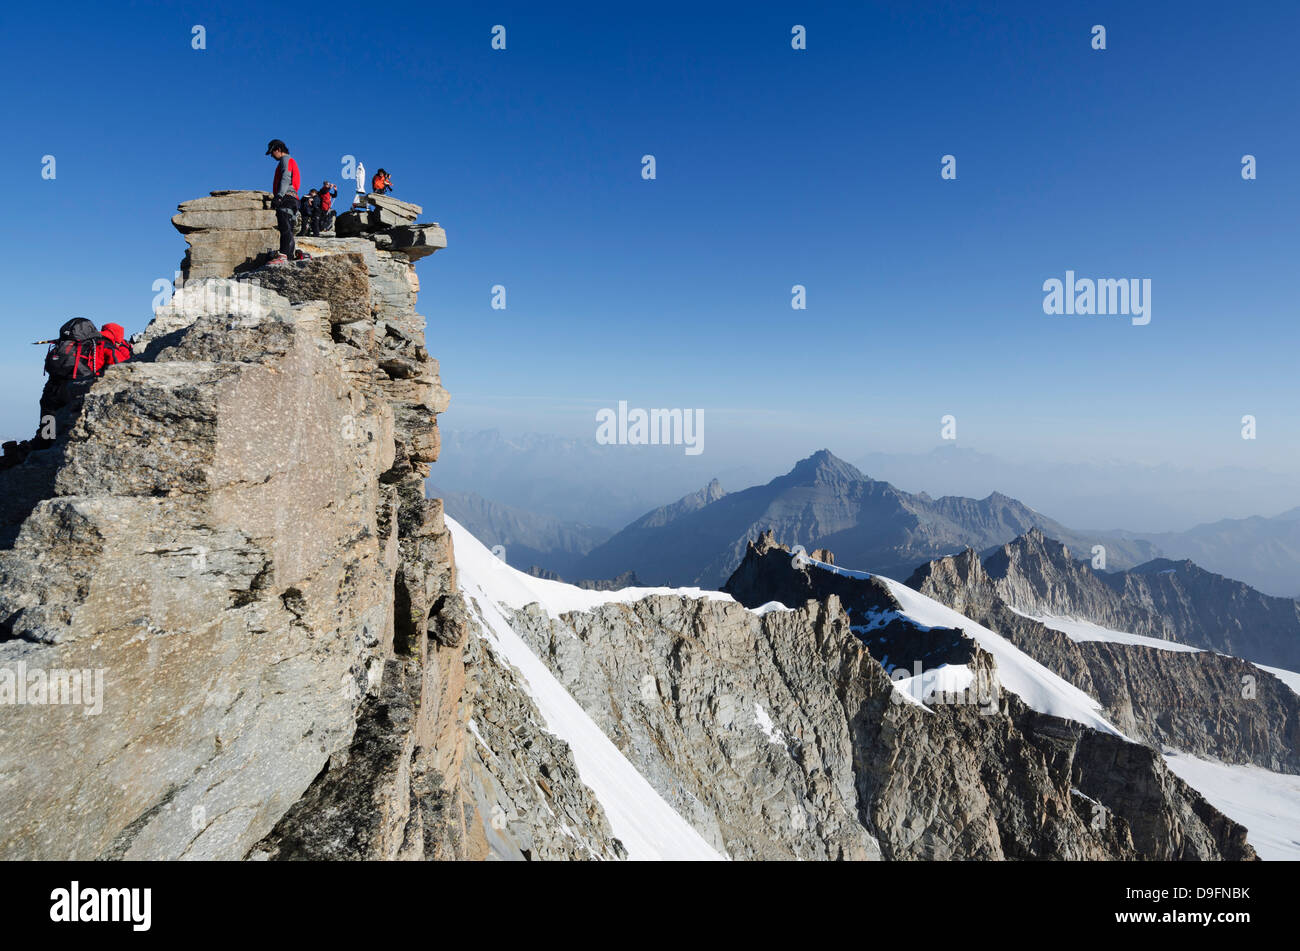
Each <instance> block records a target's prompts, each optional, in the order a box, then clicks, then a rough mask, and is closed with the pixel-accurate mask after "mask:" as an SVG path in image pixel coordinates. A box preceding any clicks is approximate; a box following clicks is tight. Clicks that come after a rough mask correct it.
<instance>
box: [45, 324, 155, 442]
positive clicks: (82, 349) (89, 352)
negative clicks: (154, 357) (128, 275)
mask: <svg viewBox="0 0 1300 951" xmlns="http://www.w3.org/2000/svg"><path fill="white" fill-rule="evenodd" d="M37 342H38V343H48V344H49V345H50V347H49V350H47V351H46V353H45V373H46V376H48V377H49V379H47V380H46V381H45V388H44V389H43V390H42V391H41V420H42V422H44V420H45V418H46V417H48V416H53V415H54V413H55V412H57V411H58V410H60V409H62V408H63V407H64V406H66V405H67V404H68V401H69V400H70V399H71V396H72V392H73V389H74V387H76V386H78V385H81V384H85V385H89V384H90V382H91V381H92V380H94V379H95V378H96V377H98V376H102V375H103V373H104V371H105V370H107V369H108V368H109V367H111V366H113V365H115V364H118V363H125V362H126V361H127V360H130V359H131V357H132V356H134V355H135V354H134V352H133V351H132V349H131V344H130V343H129V342H128V341H127V339H126V331H125V330H123V329H122V325H121V324H104V326H103V328H102V329H97V328H96V327H95V325H94V323H92V322H91V321H89V320H87V319H86V318H85V317H73V318H72V319H71V320H69V321H68V322H67V323H65V324H64V325H63V326H62V327H60V328H59V336H58V337H57V338H56V339H54V340H41V341H37Z"/></svg>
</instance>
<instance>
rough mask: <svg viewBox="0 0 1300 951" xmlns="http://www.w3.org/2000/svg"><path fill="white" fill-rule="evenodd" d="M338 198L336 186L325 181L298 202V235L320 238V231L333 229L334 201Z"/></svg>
mask: <svg viewBox="0 0 1300 951" xmlns="http://www.w3.org/2000/svg"><path fill="white" fill-rule="evenodd" d="M338 197H339V189H338V186H337V185H335V184H334V183H333V182H331V181H328V180H326V181H325V183H324V184H322V185H321V187H320V188H313V189H312V190H311V191H309V192H308V193H307V194H305V195H303V196H302V200H301V201H299V202H298V211H299V214H300V215H301V217H302V224H301V225H300V229H299V231H298V234H300V235H303V236H306V235H311V236H312V237H320V233H321V232H322V231H329V230H330V229H331V228H333V227H334V199H335V198H338Z"/></svg>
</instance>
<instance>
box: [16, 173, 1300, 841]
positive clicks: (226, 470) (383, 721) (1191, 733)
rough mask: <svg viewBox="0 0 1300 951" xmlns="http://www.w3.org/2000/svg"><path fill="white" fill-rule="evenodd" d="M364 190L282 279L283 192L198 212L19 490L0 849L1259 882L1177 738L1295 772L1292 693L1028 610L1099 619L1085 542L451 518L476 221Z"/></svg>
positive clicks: (819, 475)
mask: <svg viewBox="0 0 1300 951" xmlns="http://www.w3.org/2000/svg"><path fill="white" fill-rule="evenodd" d="M367 199H368V203H369V205H371V206H373V207H367V208H365V209H358V210H355V211H350V212H346V213H344V214H342V215H340V216H339V218H338V228H337V230H336V233H335V234H334V235H327V236H324V237H320V238H303V239H302V240H301V242H300V246H301V247H302V248H303V249H304V250H306V251H307V252H308V253H309V254H310V255H311V256H310V257H309V258H307V259H305V260H303V261H298V262H291V263H287V264H286V263H280V264H274V265H264V264H263V262H264V261H265V260H266V259H267V257H268V255H269V249H270V248H272V247H274V246H275V233H274V230H273V223H272V221H271V219H272V217H273V216H272V215H271V213H270V211H269V209H268V207H267V204H268V199H267V196H266V194H265V193H262V192H248V191H217V192H212V193H211V194H210V195H209V196H207V197H205V198H198V199H195V200H193V201H188V202H184V203H182V204H181V205H180V210H179V213H178V214H177V215H176V217H175V218H174V219H173V224H174V225H175V226H176V228H177V229H179V230H180V231H181V233H182V234H183V235H184V236H185V239H186V241H187V242H188V245H189V252H188V254H187V256H186V259H185V263H184V265H183V271H184V273H185V275H186V279H185V280H183V281H182V282H180V284H179V286H178V287H177V289H176V292H175V294H174V296H173V297H172V299H171V301H170V302H169V303H168V304H166V305H165V306H163V307H161V308H159V309H158V310H157V312H156V313H155V314H154V316H153V319H152V321H151V322H150V323H149V325H148V327H147V329H146V330H145V331H144V333H143V334H142V335H141V337H140V338H139V339H138V340H137V341H136V358H135V359H132V360H131V361H129V362H126V363H122V364H119V365H115V366H112V367H110V368H109V369H108V370H107V371H106V372H105V373H104V375H103V376H102V377H101V378H99V379H97V380H95V382H94V383H93V385H91V386H90V387H89V388H88V390H86V391H85V392H84V393H78V394H76V395H75V398H74V399H73V400H72V402H71V403H70V404H69V405H68V406H67V407H66V408H64V409H63V410H61V411H60V412H59V414H58V415H57V417H56V420H55V421H56V424H57V425H56V437H55V438H54V439H53V442H52V444H51V445H48V446H43V447H40V448H37V449H35V450H34V451H31V452H29V453H26V454H25V455H24V456H23V458H22V460H21V461H20V462H17V463H16V464H14V465H12V466H11V467H9V468H7V469H5V470H4V471H0V717H3V719H2V720H0V726H2V729H0V857H3V858H6V859H69V858H78V859H177V858H199V859H264V860H288V859H487V858H494V859H505V860H528V859H601V860H621V859H625V858H633V859H637V858H652V859H653V858H667V859H699V860H705V859H709V860H712V859H817V860H823V859H824V860H876V859H1042V858H1062V859H1126V860H1127V859H1203V860H1224V859H1226V860H1247V859H1253V858H1255V857H1256V852H1255V849H1254V847H1253V846H1252V844H1251V842H1250V841H1249V839H1248V829H1247V828H1246V827H1245V826H1243V825H1242V824H1241V823H1239V822H1237V821H1234V819H1232V818H1229V817H1228V816H1227V815H1225V813H1224V812H1221V811H1220V810H1219V809H1218V808H1217V807H1216V806H1215V805H1213V804H1212V803H1211V802H1210V801H1209V799H1207V798H1206V796H1203V795H1202V794H1201V793H1200V792H1199V791H1198V790H1197V789H1196V788H1194V787H1193V786H1192V785H1189V783H1188V782H1185V781H1184V780H1183V779H1180V778H1179V776H1178V775H1176V774H1175V772H1174V771H1172V770H1171V768H1170V767H1169V766H1168V765H1167V764H1166V760H1165V758H1164V757H1162V753H1161V749H1160V746H1161V745H1162V744H1164V745H1169V746H1172V747H1175V748H1177V749H1179V750H1183V751H1186V752H1188V753H1193V754H1204V755H1212V756H1218V757H1220V758H1221V759H1223V760H1224V761H1226V762H1230V763H1239V764H1251V765H1252V766H1264V767H1266V768H1267V769H1272V770H1282V771H1284V772H1286V771H1289V772H1296V771H1297V767H1296V761H1295V757H1294V749H1295V745H1296V744H1295V723H1296V713H1297V710H1296V703H1295V698H1294V696H1293V695H1292V694H1289V693H1286V692H1285V690H1286V688H1285V687H1284V685H1282V684H1281V683H1279V682H1274V681H1272V680H1268V681H1266V682H1265V688H1264V689H1265V692H1264V694H1263V696H1264V697H1265V702H1264V703H1262V704H1261V703H1255V704H1254V705H1253V706H1249V707H1248V706H1246V705H1244V704H1242V703H1238V704H1236V705H1226V701H1223V696H1224V691H1225V690H1226V689H1227V687H1228V685H1231V684H1233V683H1235V682H1236V678H1238V677H1239V676H1240V675H1241V673H1242V671H1243V669H1244V667H1243V666H1242V665H1246V662H1245V661H1237V660H1236V659H1234V658H1222V659H1219V655H1215V654H1212V653H1210V652H1200V653H1195V654H1193V653H1187V654H1171V655H1170V657H1169V658H1163V657H1162V658H1159V659H1158V662H1156V663H1152V664H1149V665H1148V667H1149V669H1150V670H1154V673H1153V674H1150V675H1149V676H1148V677H1147V679H1146V680H1145V681H1143V682H1141V683H1138V682H1137V681H1139V680H1141V678H1142V677H1143V676H1146V675H1145V674H1144V673H1143V669H1142V666H1141V665H1142V664H1143V663H1144V660H1143V658H1142V657H1140V656H1138V655H1136V654H1130V653H1129V652H1128V651H1126V650H1121V649H1119V648H1111V647H1108V648H1106V649H1096V650H1093V649H1091V648H1087V647H1086V645H1078V644H1076V643H1075V642H1074V641H1071V640H1069V639H1068V638H1064V639H1063V638H1062V637H1059V636H1056V637H1054V636H1053V635H1052V634H1051V632H1050V631H1048V629H1047V628H1045V627H1043V625H1042V624H1039V623H1038V622H1035V621H1033V620H1031V619H1027V618H1025V617H1024V616H1023V614H1021V613H1017V612H1016V611H1015V610H1013V609H1016V608H1023V607H1024V606H1025V604H1027V602H1026V601H1025V600H1024V597H1027V595H1025V594H1024V593H1025V591H1027V590H1028V588H1026V585H1028V584H1029V583H1030V581H1033V580H1034V579H1039V580H1042V579H1044V578H1047V577H1048V574H1047V573H1048V572H1056V573H1057V574H1056V575H1052V576H1051V577H1052V578H1054V579H1055V580H1053V581H1052V583H1051V585H1050V587H1051V589H1052V590H1053V591H1056V592H1058V593H1060V598H1064V597H1065V594H1064V592H1072V593H1070V594H1069V597H1070V598H1071V599H1072V600H1071V603H1072V604H1076V605H1078V604H1088V605H1092V604H1093V601H1088V600H1086V599H1087V598H1094V600H1096V604H1099V605H1100V604H1103V603H1106V604H1109V603H1110V602H1108V601H1105V598H1104V595H1105V591H1111V590H1112V589H1109V588H1105V589H1104V590H1103V589H1100V588H1099V589H1096V590H1094V589H1093V588H1091V587H1089V588H1086V590H1085V588H1084V587H1080V585H1084V584H1085V583H1086V581H1087V579H1083V580H1079V578H1076V577H1075V575H1074V574H1073V573H1074V572H1075V571H1076V568H1077V566H1076V565H1075V564H1074V563H1073V562H1072V561H1070V559H1069V558H1068V556H1061V557H1064V558H1065V561H1064V562H1062V563H1060V564H1057V561H1056V560H1053V559H1051V558H1047V559H1046V560H1044V557H1043V556H1042V555H1041V553H1035V554H1034V555H1033V558H1032V559H1031V560H1033V562H1034V564H1035V565H1037V567H1036V568H1034V569H1032V570H1031V569H1030V568H1027V567H1026V568H1024V569H1023V570H1018V571H1017V572H1016V573H1014V577H1015V578H1016V579H1021V580H1023V581H1024V584H1021V583H1020V582H1019V581H1017V582H1016V583H1012V581H1013V573H1011V572H1004V573H1003V574H1002V576H1001V578H1002V581H1003V582H1004V583H1001V584H999V582H998V580H997V579H996V578H994V577H993V576H992V573H991V572H990V570H989V568H988V566H986V565H984V564H982V563H980V561H979V560H978V559H977V558H974V556H973V553H968V554H967V555H965V556H961V557H954V558H949V559H944V560H941V561H939V562H936V563H933V564H932V565H931V566H929V570H928V571H925V572H923V573H920V574H918V576H916V577H915V578H914V579H913V584H914V586H915V589H913V588H908V587H906V586H904V585H901V584H898V583H896V582H892V581H888V580H887V579H881V578H877V577H874V576H869V575H865V574H862V573H858V572H853V571H850V570H847V569H843V568H837V567H835V565H834V560H835V559H834V558H833V556H832V554H831V553H830V551H827V550H816V551H814V552H813V553H812V556H811V557H809V556H807V555H805V554H804V553H803V552H802V551H791V550H790V549H787V548H784V547H783V546H780V545H778V544H776V542H775V541H774V540H773V537H772V536H771V535H770V534H767V535H758V534H755V536H754V537H753V538H751V539H749V541H748V542H747V543H746V545H745V548H744V552H743V557H742V558H741V559H740V561H739V563H738V567H736V569H735V571H734V573H733V574H732V575H731V578H730V580H729V582H728V585H727V590H726V592H725V593H724V592H717V591H713V592H707V591H701V590H699V589H668V588H658V589H653V588H635V587H625V586H622V585H609V584H604V585H589V586H586V587H579V586H573V585H567V584H563V583H561V582H558V581H555V580H549V579H547V578H539V577H535V576H534V575H532V574H528V573H524V572H520V571H517V570H515V569H514V568H511V567H510V566H509V565H507V564H506V563H505V561H504V560H503V559H501V558H499V557H497V556H496V555H495V554H494V553H493V552H492V551H490V550H489V549H488V548H487V546H486V545H485V544H484V543H483V542H482V541H481V540H480V539H478V538H476V537H475V536H474V535H473V534H472V533H471V532H470V531H468V530H467V529H466V528H465V527H463V526H461V525H460V524H458V523H457V522H455V521H454V520H452V519H450V518H447V517H446V516H445V515H444V512H443V508H442V503H441V502H440V501H439V500H438V499H430V498H426V490H425V487H426V479H427V478H428V476H429V475H430V466H431V464H432V463H434V462H435V461H436V460H437V459H438V456H439V452H440V444H439V434H438V426H437V417H438V415H439V414H440V413H442V412H443V411H444V410H445V409H446V408H447V405H448V399H449V397H448V394H447V392H446V391H445V390H444V389H443V387H442V385H441V381H440V376H439V366H438V363H437V361H436V360H435V359H434V357H433V356H432V355H431V353H430V346H431V342H432V343H434V344H436V339H437V324H436V323H435V324H434V327H433V333H432V334H430V333H429V332H428V328H427V327H426V321H425V318H424V317H423V316H421V315H420V314H419V313H417V311H416V301H417V296H418V292H419V287H420V284H419V280H418V279H417V276H416V271H415V262H416V261H417V260H420V259H421V258H424V257H425V256H427V255H428V254H430V253H432V252H433V251H434V250H436V249H439V248H442V247H445V245H446V237H445V234H444V232H443V231H442V229H441V228H440V227H438V226H437V225H436V224H421V223H418V218H419V216H420V215H421V214H422V210H421V209H420V207H419V206H417V205H412V204H409V203H406V202H400V201H396V200H393V199H391V198H388V197H386V196H379V195H371V196H367ZM810 478H811V479H812V481H811V483H808V480H807V479H804V478H803V476H802V475H797V477H792V480H791V485H792V486H794V487H795V488H797V489H800V491H802V490H803V489H804V488H806V485H805V483H808V484H811V485H813V487H814V488H817V487H818V486H824V485H829V484H831V483H834V484H835V485H848V486H851V487H855V488H853V491H855V492H856V491H858V488H860V487H861V486H862V485H863V481H862V479H861V478H860V474H857V473H856V472H855V471H852V470H850V469H846V468H843V467H837V466H835V465H833V460H825V459H823V460H821V462H820V463H819V465H818V466H817V467H816V472H814V473H811V475H810ZM881 491H884V490H881ZM796 494H798V493H796ZM804 494H805V495H807V494H809V493H807V492H804ZM817 497H818V498H820V497H821V496H817ZM732 498H734V496H731V495H728V494H727V493H725V492H724V491H723V490H722V488H721V486H720V485H718V484H717V483H716V482H715V483H713V484H711V485H710V486H709V487H707V488H706V489H705V490H704V491H702V492H701V493H699V494H698V495H697V496H693V497H688V498H687V499H685V500H683V501H682V502H681V503H679V504H678V505H677V506H675V507H669V508H668V509H665V510H663V511H662V512H660V513H659V514H658V515H654V516H653V517H651V518H648V519H647V520H646V521H645V524H644V525H642V526H640V528H642V529H644V530H645V531H652V530H657V529H661V528H664V527H669V526H675V525H679V524H681V523H682V522H684V521H687V520H690V519H693V518H697V517H699V515H700V513H707V512H710V511H711V510H714V511H717V507H718V506H723V507H725V506H727V505H728V504H729V503H728V500H729V499H732ZM730 524H731V523H730V521H728V523H727V527H728V528H729V527H730ZM540 530H541V529H539V531H540ZM548 530H549V529H548ZM1001 530H1002V529H1001V527H999V531H1001ZM728 537H729V536H728ZM1031 541H1032V542H1033V543H1034V544H1039V545H1040V547H1041V539H1040V537H1039V536H1034V537H1033V538H1032V539H1031ZM1008 553H1013V552H1012V549H1010V548H1008ZM1000 563H1001V562H998V564H1000ZM1025 563H1026V562H1025V560H1024V559H1021V561H1020V562H1018V564H1025ZM1058 575H1059V577H1057V576H1058ZM1067 576H1068V577H1067ZM1080 577H1082V576H1080ZM623 580H624V581H625V582H626V583H627V584H632V583H634V581H635V579H634V578H633V577H631V576H628V577H626V578H625V579H623ZM1103 588H1104V586H1103ZM1076 589H1078V590H1077V592H1076ZM1147 590H1150V589H1147ZM1089 592H1091V594H1089ZM1022 595H1024V597H1022ZM1053 603H1056V604H1063V603H1064V601H1062V600H1059V599H1058V601H1057V602H1053ZM954 608H956V610H954ZM959 610H960V611H965V612H967V613H966V614H960V613H958V611H959ZM1099 610H1100V609H1099ZM1143 617H1145V615H1143ZM1013 618H1014V619H1018V620H1012V619H1013ZM1191 657H1196V658H1200V659H1199V660H1196V661H1191V660H1186V659H1185V658H1191ZM1246 666H1249V665H1246ZM1252 669H1254V668H1252ZM1171 698H1172V699H1171ZM1171 703H1172V705H1173V711H1174V712H1173V713H1172V714H1171V713H1170V712H1169V710H1170V706H1171Z"/></svg>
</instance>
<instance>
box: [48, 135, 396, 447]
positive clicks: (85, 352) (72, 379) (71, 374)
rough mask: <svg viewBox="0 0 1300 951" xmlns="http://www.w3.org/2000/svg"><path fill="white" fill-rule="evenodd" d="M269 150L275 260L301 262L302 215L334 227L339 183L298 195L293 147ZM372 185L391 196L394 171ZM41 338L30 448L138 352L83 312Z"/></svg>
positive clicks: (275, 144)
mask: <svg viewBox="0 0 1300 951" xmlns="http://www.w3.org/2000/svg"><path fill="white" fill-rule="evenodd" d="M266 154H267V155H269V156H271V157H272V158H274V159H275V161H276V166H275V179H274V182H273V184H272V186H271V207H272V208H273V209H274V210H275V216H276V227H277V228H278V229H279V232H280V249H279V252H278V253H277V254H276V255H275V256H274V257H273V258H272V259H271V262H270V263H272V264H280V263H284V262H287V261H291V260H293V261H301V260H303V259H304V258H305V257H307V255H305V254H303V252H301V251H299V250H298V245H297V242H296V241H295V240H294V232H295V226H296V225H297V224H298V219H299V218H300V217H301V228H302V234H303V235H304V236H306V235H313V236H318V235H319V234H320V233H321V232H322V231H329V230H330V229H331V228H332V227H333V226H334V219H335V212H334V208H333V205H334V200H335V199H336V198H337V197H338V186H336V185H335V184H334V183H333V182H330V181H328V180H326V181H325V182H324V183H323V184H322V185H321V187H320V188H313V189H311V190H309V191H308V192H307V194H306V195H302V196H301V197H299V194H300V189H301V187H302V175H301V173H300V172H299V169H298V163H297V161H296V160H295V159H294V158H293V156H292V155H290V154H289V146H287V145H285V143H284V140H283V139H272V140H271V141H270V142H269V143H267V146H266ZM364 177H365V173H364V172H363V171H361V169H360V167H358V172H357V185H358V188H357V192H358V200H360V197H361V188H360V185H361V182H362V180H364ZM370 184H371V190H372V191H373V192H375V193H377V194H382V195H387V194H389V193H391V192H392V190H393V179H392V176H391V175H389V174H388V172H387V171H386V170H385V169H382V168H381V169H380V170H379V171H377V172H376V173H375V175H374V177H373V178H372V179H371V181H370ZM37 342H38V343H42V344H49V350H48V352H47V353H46V355H45V373H46V375H47V376H48V379H47V380H46V381H45V388H44V389H43V390H42V391H41V430H40V431H39V432H38V435H37V438H36V440H34V441H33V442H32V443H31V444H30V445H28V444H24V446H25V447H26V448H27V449H30V448H37V447H39V446H40V445H44V444H48V442H49V438H50V437H49V436H48V435H46V424H47V422H48V421H49V420H50V419H51V418H52V417H53V415H54V414H55V413H56V412H57V411H58V410H60V409H62V408H63V407H64V406H66V405H68V403H69V402H70V401H71V399H72V397H73V395H74V394H75V392H76V391H77V390H78V389H79V388H84V387H88V386H89V385H90V383H91V382H93V381H94V380H95V379H96V378H97V377H99V376H102V375H103V373H104V371H105V370H106V369H108V367H110V366H113V365H114V364H117V363H124V362H125V361H127V360H130V359H131V357H132V356H133V353H132V350H131V344H130V343H128V342H127V339H126V332H125V331H124V330H123V329H122V326H121V325H120V324H112V323H110V324H105V325H104V326H103V328H101V329H97V328H96V327H95V325H94V323H92V322H91V321H90V320H87V319H86V318H84V317H74V318H73V319H72V320H69V321H68V322H67V323H65V324H64V325H63V326H62V327H61V328H60V329H59V336H58V338H57V339H55V340H40V341H37Z"/></svg>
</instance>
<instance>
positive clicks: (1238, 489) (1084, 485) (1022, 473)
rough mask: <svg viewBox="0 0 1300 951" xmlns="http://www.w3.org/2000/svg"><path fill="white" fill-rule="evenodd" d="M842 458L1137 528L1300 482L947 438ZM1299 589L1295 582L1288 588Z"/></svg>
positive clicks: (932, 487) (1182, 524) (912, 481)
mask: <svg viewBox="0 0 1300 951" xmlns="http://www.w3.org/2000/svg"><path fill="white" fill-rule="evenodd" d="M846 458H849V459H850V460H851V461H852V462H853V464H854V465H856V466H857V467H858V468H859V469H861V470H862V471H863V472H866V473H868V474H869V475H871V477H872V478H875V479H882V480H884V481H886V482H892V483H893V484H894V485H902V486H906V487H907V488H908V489H910V490H912V491H913V492H920V491H922V490H924V491H926V492H928V493H930V494H931V495H935V496H938V495H969V496H976V497H983V496H985V495H987V494H988V493H990V492H994V491H997V492H1002V493H1005V494H1006V495H1010V496H1013V497H1015V498H1017V499H1020V500H1021V501H1022V502H1024V503H1025V504H1027V505H1029V506H1031V507H1033V508H1035V509H1037V510H1038V511H1040V512H1051V513H1052V515H1053V516H1055V517H1056V518H1058V519H1060V520H1061V521H1063V522H1065V523H1066V524H1068V525H1082V526H1088V527H1090V528H1097V529H1102V528H1112V529H1113V528H1127V529H1129V530H1131V531H1134V532H1140V533H1151V532H1181V531H1183V530H1184V529H1186V528H1187V526H1189V525H1196V524H1198V523H1201V522H1206V521H1212V520H1215V519H1218V518H1221V517H1226V518H1234V519H1235V518H1244V517H1245V516H1250V515H1259V514H1263V513H1271V512H1280V511H1282V510H1283V509H1286V508H1289V507H1291V506H1293V505H1295V504H1296V502H1297V499H1296V486H1297V484H1300V478H1297V474H1296V473H1287V472H1274V471H1270V470H1267V469H1259V468H1247V467H1244V466H1235V467H1229V466H1222V467H1217V468H1212V469H1191V468H1186V467H1181V466H1174V465H1168V464H1164V465H1139V464H1137V463H1132V462H1120V461H1105V460H1098V461H1093V462H1089V461H1082V462H1077V461H1076V462H1059V463H1047V462H1011V461H1009V460H1006V459H1002V458H999V457H998V456H994V455H991V454H989V453H986V452H980V451H979V450H976V449H972V448H970V447H968V446H960V445H956V444H952V443H950V444H947V445H943V446H938V447H935V448H934V449H932V450H930V451H928V452H918V453H887V452H869V453H864V454H863V455H861V456H848V457H846ZM1143 537H1146V535H1145V534H1144V536H1143ZM1176 557H1183V556H1182V555H1178V556H1176ZM1296 592H1300V587H1297V588H1295V589H1294V590H1292V591H1290V592H1289V593H1292V594H1294V593H1296Z"/></svg>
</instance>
